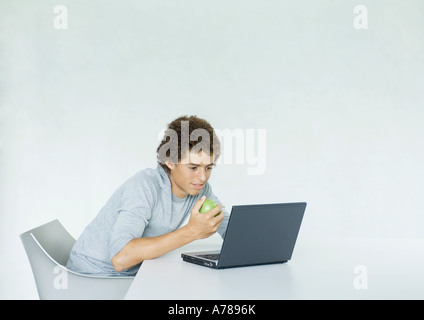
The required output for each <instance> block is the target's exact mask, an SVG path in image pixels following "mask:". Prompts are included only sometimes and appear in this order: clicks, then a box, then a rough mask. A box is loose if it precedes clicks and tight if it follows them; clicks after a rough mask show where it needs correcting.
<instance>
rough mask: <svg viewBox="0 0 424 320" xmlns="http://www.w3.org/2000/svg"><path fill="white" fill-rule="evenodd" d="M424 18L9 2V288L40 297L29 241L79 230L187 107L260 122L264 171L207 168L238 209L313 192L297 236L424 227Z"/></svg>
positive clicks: (0, 280) (3, 62)
mask: <svg viewBox="0 0 424 320" xmlns="http://www.w3.org/2000/svg"><path fill="white" fill-rule="evenodd" d="M359 4H365V5H366V6H367V9H368V29H367V30H356V29H355V28H354V27H353V20H354V18H355V14H354V13H353V9H354V7H355V6H356V5H359ZM56 5H65V6H66V7H67V9H68V29H67V30H56V29H55V28H54V27H53V20H54V18H55V14H54V13H53V9H54V7H55V6H56ZM423 16H424V3H423V2H422V1H420V0H415V1H414V0H407V1H400V0H397V1H390V0H384V1H383V0H379V1H366V3H361V2H358V1H350V0H349V1H331V0H320V1H316V0H302V1H281V0H279V1H270V0H267V1H258V0H257V1H253V0H243V1H228V0H227V1H219V0H216V1H206V0H205V1H194V0H192V1H188V0H186V1H180V0H178V1H158V0H154V1H153V0H152V1H129V0H125V1H105V0H102V1H100V0H92V1H60V2H57V1H46V0H38V1H29V0H28V1H22V0H19V1H11V0H7V1H6V0H0V241H1V242H0V249H1V255H0V298H3V299H14V298H23V299H26V298H28V299H31V298H37V293H36V289H35V284H34V281H33V278H32V273H31V269H30V266H29V263H28V260H27V257H26V255H25V252H24V250H23V247H22V244H21V243H20V239H19V234H20V233H22V232H24V231H26V230H28V229H31V228H33V227H36V226H38V225H41V224H43V223H46V222H48V221H50V220H53V219H56V218H58V219H59V220H60V221H61V222H62V223H63V224H64V226H65V227H66V228H67V229H68V230H69V231H70V233H71V234H73V235H74V237H78V236H79V234H80V233H81V232H82V230H83V228H84V227H85V226H86V225H87V224H88V223H89V222H90V221H91V220H92V219H93V218H94V217H95V215H96V214H97V212H98V211H99V209H100V208H101V207H102V206H103V205H104V203H105V202H106V201H107V199H108V198H109V196H110V195H111V194H112V192H113V191H114V190H115V189H116V188H117V187H118V186H119V185H120V184H122V183H123V182H124V181H125V180H126V179H128V178H129V177H131V176H132V175H133V174H135V173H136V172H137V171H139V170H142V169H144V168H146V167H155V166H156V154H155V151H156V147H157V145H158V134H159V132H160V131H161V130H163V129H164V128H165V127H166V125H167V123H169V122H170V121H172V120H173V119H174V118H176V117H178V116H180V115H183V114H188V115H190V114H196V115H198V116H200V117H203V118H206V119H207V120H209V121H210V123H211V124H212V125H213V126H214V127H216V128H219V129H225V128H227V129H230V130H235V129H237V128H239V129H242V130H247V129H255V130H256V131H257V130H258V129H266V133H267V139H266V148H267V149H266V150H267V152H266V171H265V173H264V174H262V175H257V176H252V175H248V174H247V169H248V168H249V167H252V165H249V164H247V163H245V164H231V165H230V164H222V165H220V166H218V167H217V168H215V169H214V170H215V171H214V173H213V175H212V178H211V180H210V182H211V184H212V186H213V188H214V192H215V194H216V195H217V196H218V197H219V198H220V199H221V201H222V202H223V203H224V204H225V205H226V207H227V208H228V209H230V208H231V206H232V205H235V204H247V203H266V202H292V201H306V202H308V207H307V211H306V214H305V219H304V224H303V225H302V230H301V236H304V237H318V236H335V237H338V236H341V237H344V236H349V237H371V238H378V237H391V238H398V237H408V238H422V237H424V228H423V225H424V216H423V212H424V210H423V209H424V204H423V201H422V195H423V194H424V192H423V191H424V188H423V184H422V181H423V178H424V166H423V155H424V154H423V151H422V149H423V148H422V144H423V143H422V141H423V139H424V128H423V125H422V122H423V116H424V108H423V101H424V99H423V98H424V93H423V83H424V60H423V51H424V20H423V18H422V17H423ZM253 167H254V166H253ZM420 196H421V197H420Z"/></svg>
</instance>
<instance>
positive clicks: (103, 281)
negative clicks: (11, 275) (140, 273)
mask: <svg viewBox="0 0 424 320" xmlns="http://www.w3.org/2000/svg"><path fill="white" fill-rule="evenodd" d="M20 238H21V240H22V243H23V245H24V248H25V251H26V253H27V256H28V259H29V262H30V264H31V268H32V272H33V274H34V279H35V283H36V286H37V291H38V295H39V297H40V299H42V300H44V299H49V300H62V299H95V300H100V299H102V300H103V299H110V300H112V299H114V300H115V299H123V298H124V296H125V294H126V293H127V291H128V288H129V286H130V285H131V283H132V281H133V280H134V277H103V276H92V275H86V274H81V273H77V272H73V271H71V270H69V269H67V268H66V267H65V265H66V263H67V261H68V259H69V255H70V252H71V249H72V247H73V245H74V243H75V239H74V238H73V237H72V236H71V235H70V234H69V233H68V232H67V231H66V230H65V228H64V227H63V226H62V224H61V223H60V222H59V221H58V220H54V221H51V222H49V223H46V224H44V225H42V226H40V227H37V228H35V229H32V230H29V231H27V232H25V233H23V234H21V235H20Z"/></svg>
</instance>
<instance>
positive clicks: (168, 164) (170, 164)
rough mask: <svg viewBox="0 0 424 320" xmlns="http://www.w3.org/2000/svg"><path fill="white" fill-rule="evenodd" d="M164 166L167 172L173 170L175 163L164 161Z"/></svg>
mask: <svg viewBox="0 0 424 320" xmlns="http://www.w3.org/2000/svg"><path fill="white" fill-rule="evenodd" d="M165 164H166V166H167V167H168V169H169V170H173V169H174V168H175V163H172V162H171V161H169V160H168V161H166V162H165Z"/></svg>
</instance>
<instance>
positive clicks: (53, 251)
mask: <svg viewBox="0 0 424 320" xmlns="http://www.w3.org/2000/svg"><path fill="white" fill-rule="evenodd" d="M21 239H22V242H23V244H24V246H25V245H26V244H28V242H31V241H34V239H35V240H36V241H37V242H38V243H39V245H40V246H41V248H43V250H44V251H45V252H46V254H47V255H48V256H49V257H50V258H51V259H53V260H54V261H55V262H56V263H57V264H60V265H66V263H67V262H68V259H69V255H70V252H71V250H72V247H73V245H74V244H75V239H74V238H73V237H72V236H71V235H70V234H69V233H68V231H66V229H65V228H64V227H63V226H62V224H61V223H60V222H59V220H57V219H56V220H53V221H51V222H49V223H46V224H44V225H42V226H40V227H37V228H34V229H32V230H29V231H27V232H25V233H23V234H21Z"/></svg>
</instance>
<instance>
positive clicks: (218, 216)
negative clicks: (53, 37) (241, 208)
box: [187, 196, 224, 240]
mask: <svg viewBox="0 0 424 320" xmlns="http://www.w3.org/2000/svg"><path fill="white" fill-rule="evenodd" d="M205 200H206V197H205V196H202V197H201V198H200V199H199V200H197V201H196V203H195V204H194V206H193V209H191V215H190V219H189V221H188V223H187V228H188V229H189V230H190V232H191V234H192V236H193V238H194V239H195V240H197V239H204V238H208V237H210V236H211V235H213V234H214V233H215V232H216V231H217V230H218V228H219V225H220V224H221V222H222V220H223V219H224V213H223V212H221V209H222V205H221V204H220V203H219V204H218V205H217V206H216V207H215V208H213V209H212V210H210V211H208V212H205V213H200V212H199V210H200V208H201V207H202V204H203V202H205Z"/></svg>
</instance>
